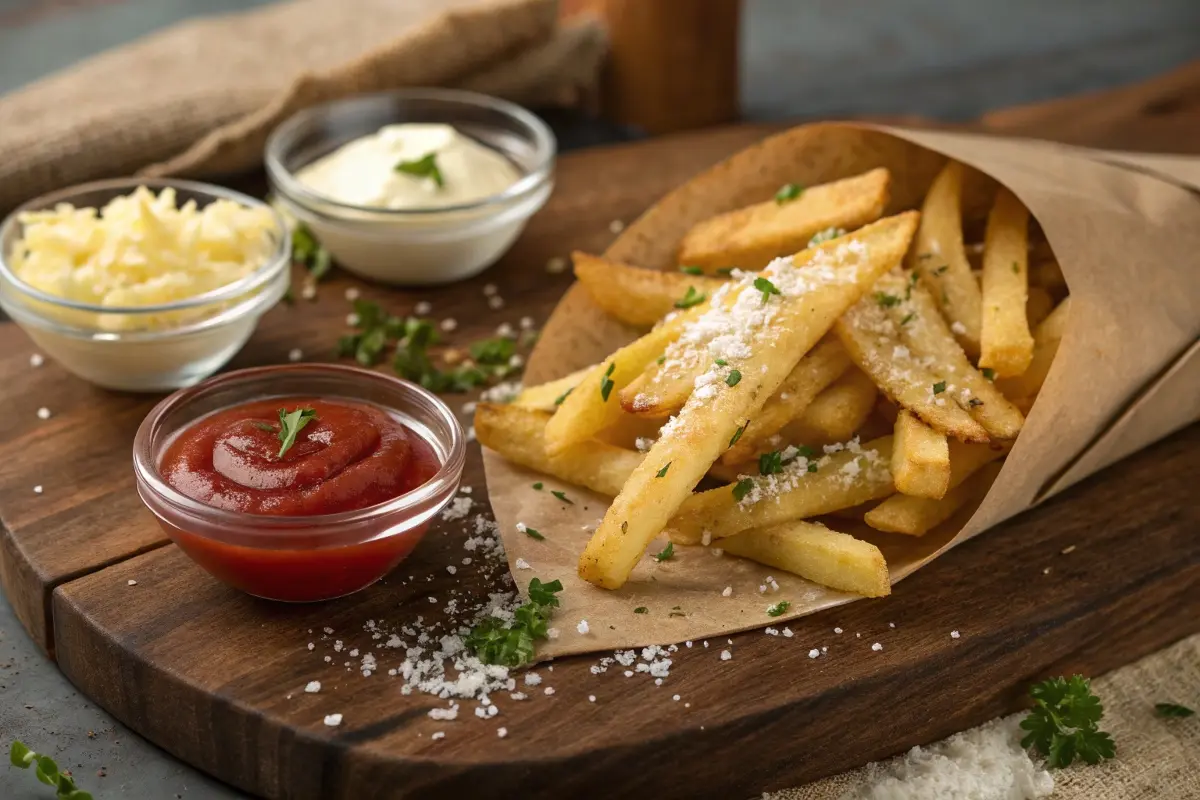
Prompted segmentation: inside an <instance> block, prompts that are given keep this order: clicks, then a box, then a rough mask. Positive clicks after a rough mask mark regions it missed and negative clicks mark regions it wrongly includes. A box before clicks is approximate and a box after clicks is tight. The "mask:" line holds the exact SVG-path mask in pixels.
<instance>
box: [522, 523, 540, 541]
mask: <svg viewBox="0 0 1200 800" xmlns="http://www.w3.org/2000/svg"><path fill="white" fill-rule="evenodd" d="M520 530H521V533H523V534H525V535H526V536H528V537H529V538H530V539H537V540H538V541H539V542H544V541H546V537H545V536H542V533H541V531H539V530H538V529H536V528H531V527H529V526H528V525H522V526H521V529H520Z"/></svg>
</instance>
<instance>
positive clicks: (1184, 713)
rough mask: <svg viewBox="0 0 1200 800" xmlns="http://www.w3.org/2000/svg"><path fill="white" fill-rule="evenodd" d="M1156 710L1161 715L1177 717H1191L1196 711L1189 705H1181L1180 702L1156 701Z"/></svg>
mask: <svg viewBox="0 0 1200 800" xmlns="http://www.w3.org/2000/svg"><path fill="white" fill-rule="evenodd" d="M1154 712H1155V713H1156V714H1158V715H1159V716H1160V717H1175V718H1177V719H1183V718H1185V717H1190V716H1192V715H1193V714H1195V713H1196V712H1195V711H1193V710H1192V709H1190V708H1188V707H1187V706H1181V705H1179V704H1178V703H1155V704H1154Z"/></svg>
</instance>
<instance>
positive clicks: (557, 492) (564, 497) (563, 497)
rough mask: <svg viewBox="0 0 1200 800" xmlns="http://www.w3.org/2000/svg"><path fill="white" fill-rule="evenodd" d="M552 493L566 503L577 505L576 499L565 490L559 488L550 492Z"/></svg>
mask: <svg viewBox="0 0 1200 800" xmlns="http://www.w3.org/2000/svg"><path fill="white" fill-rule="evenodd" d="M550 494H552V495H554V496H555V497H557V498H558V499H559V500H561V501H563V502H564V503H566V504H567V505H569V506H573V505H575V501H574V500H572V499H571V498H569V497H567V493H566V492H564V491H561V490H559V489H554V490H552V491H551V492H550Z"/></svg>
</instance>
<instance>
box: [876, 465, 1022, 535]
mask: <svg viewBox="0 0 1200 800" xmlns="http://www.w3.org/2000/svg"><path fill="white" fill-rule="evenodd" d="M999 474H1000V465H999V464H987V465H985V466H983V467H981V468H980V469H979V470H978V471H976V472H975V473H974V474H973V475H971V477H969V478H968V479H967V480H965V481H963V482H962V483H961V484H959V485H958V486H955V487H954V488H952V489H950V490H949V491H947V492H946V494H945V496H943V497H941V498H940V499H937V500H932V499H930V498H927V497H910V496H908V495H904V494H897V495H893V496H892V497H889V498H888V499H887V500H884V501H883V502H882V503H880V504H879V505H878V506H876V507H875V508H873V509H871V510H870V511H868V512H867V513H866V514H865V515H864V516H863V520H864V521H865V522H866V523H867V524H868V525H870V526H871V527H872V528H874V529H875V530H877V531H885V532H887V533H903V534H906V535H908V536H924V535H925V534H926V533H928V532H929V531H931V530H933V529H934V528H936V527H937V526H938V525H941V524H942V523H943V522H945V521H946V520H948V519H950V517H952V516H954V514H955V513H956V512H957V511H958V510H959V509H960V508H962V507H963V506H965V505H967V504H968V503H972V502H974V501H976V500H979V499H981V498H982V497H983V496H984V495H985V494H987V491H988V489H989V488H991V485H992V481H994V480H995V479H996V476H997V475H999Z"/></svg>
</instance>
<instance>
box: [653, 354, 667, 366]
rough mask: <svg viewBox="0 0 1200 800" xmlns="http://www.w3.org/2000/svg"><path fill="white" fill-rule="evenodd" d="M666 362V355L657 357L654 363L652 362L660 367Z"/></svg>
mask: <svg viewBox="0 0 1200 800" xmlns="http://www.w3.org/2000/svg"><path fill="white" fill-rule="evenodd" d="M666 360H667V356H666V354H665V353H664V354H663V355H661V356H659V357H658V358H657V359H656V360H655V362H654V363H656V364H658V365H659V366H660V367H661V366H662V365H663V364H664V363H666Z"/></svg>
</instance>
